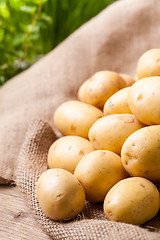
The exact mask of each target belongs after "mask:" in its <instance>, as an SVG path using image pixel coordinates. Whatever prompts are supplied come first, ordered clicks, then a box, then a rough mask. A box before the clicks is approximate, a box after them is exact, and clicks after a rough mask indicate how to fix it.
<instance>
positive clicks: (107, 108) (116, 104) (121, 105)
mask: <svg viewBox="0 0 160 240" xmlns="http://www.w3.org/2000/svg"><path fill="white" fill-rule="evenodd" d="M128 91H129V87H126V88H123V89H121V90H119V91H118V92H116V93H114V94H113V95H112V96H111V97H110V98H109V99H108V100H107V101H106V103H105V104H104V108H103V112H104V115H109V114H117V113H132V112H131V110H130V108H129V106H128Z"/></svg>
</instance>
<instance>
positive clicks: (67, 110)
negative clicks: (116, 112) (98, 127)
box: [54, 100, 103, 138]
mask: <svg viewBox="0 0 160 240" xmlns="http://www.w3.org/2000/svg"><path fill="white" fill-rule="evenodd" d="M102 116H103V113H102V111H101V110H100V109H98V108H96V107H94V106H91V105H89V104H86V103H83V102H80V101H76V100H72V101H67V102H64V103H63V104H61V105H60V106H59V107H58V108H57V109H56V111H55V113H54V124H55V126H56V127H57V128H58V129H59V131H60V132H61V133H62V134H63V135H76V136H80V137H84V138H88V131H89V129H90V127H91V126H92V124H93V123H94V122H95V121H96V120H97V119H98V118H100V117H102Z"/></svg>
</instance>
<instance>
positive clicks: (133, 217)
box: [104, 177, 160, 225]
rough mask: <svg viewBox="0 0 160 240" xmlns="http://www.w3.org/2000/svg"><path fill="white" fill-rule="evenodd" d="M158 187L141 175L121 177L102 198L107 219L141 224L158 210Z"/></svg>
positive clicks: (159, 202) (159, 199)
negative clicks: (103, 198)
mask: <svg viewBox="0 0 160 240" xmlns="http://www.w3.org/2000/svg"><path fill="white" fill-rule="evenodd" d="M159 204H160V197H159V192H158V189H157V188H156V187H155V185H154V184H153V183H152V182H150V181H149V180H147V179H145V178H142V177H131V178H127V179H123V180H121V181H120V182H118V183H117V184H116V185H114V186H113V187H112V188H111V189H110V191H109V192H108V193H107V195H106V197H105V200H104V213H105V215H106V218H107V219H108V220H112V221H117V222H125V223H131V224H136V225H141V224H143V223H145V222H147V221H149V220H150V219H152V218H153V217H154V216H155V215H156V214H157V213H158V211H159Z"/></svg>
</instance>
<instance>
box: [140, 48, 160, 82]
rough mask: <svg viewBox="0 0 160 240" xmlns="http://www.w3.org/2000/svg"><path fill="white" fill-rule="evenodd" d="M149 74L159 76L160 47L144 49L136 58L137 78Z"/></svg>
mask: <svg viewBox="0 0 160 240" xmlns="http://www.w3.org/2000/svg"><path fill="white" fill-rule="evenodd" d="M151 76H160V48H155V49H150V50H148V51H146V52H145V53H143V55H142V56H141V57H140V58H139V60H138V64H137V77H138V79H141V78H145V77H151Z"/></svg>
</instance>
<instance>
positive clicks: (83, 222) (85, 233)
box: [16, 120, 160, 240]
mask: <svg viewBox="0 0 160 240" xmlns="http://www.w3.org/2000/svg"><path fill="white" fill-rule="evenodd" d="M56 138H57V137H56V135H55V133H54V132H53V130H52V128H51V127H50V126H49V124H48V123H46V122H44V121H42V120H34V121H32V122H31V124H30V127H29V129H28V131H27V134H26V137H25V141H24V144H23V146H22V149H21V151H20V154H19V158H18V169H17V181H16V182H17V185H18V187H19V189H20V191H21V192H23V193H24V196H25V198H26V200H27V202H28V205H29V207H30V208H31V209H32V210H33V213H34V215H35V217H36V219H37V221H38V222H39V223H40V225H41V227H42V228H43V229H44V231H46V232H47V233H48V234H49V235H50V236H51V237H52V238H53V239H58V240H64V239H65V240H88V239H92V240H97V239H106V240H107V239H108V240H133V239H134V240H158V239H160V232H159V230H160V216H157V217H156V218H154V219H153V220H151V221H150V222H148V223H147V224H146V225H145V226H144V227H147V228H148V229H149V230H152V231H155V232H151V231H148V229H145V228H144V227H138V226H134V225H131V224H124V223H118V222H112V221H108V220H107V219H106V218H105V216H104V213H103V210H102V204H90V203H88V202H86V204H85V207H84V210H83V211H82V213H81V214H79V216H78V217H77V218H76V219H74V220H73V221H68V222H56V221H52V220H50V219H49V218H48V217H46V215H45V214H44V213H43V212H42V210H41V208H40V207H39V204H38V201H37V198H36V194H35V186H36V182H37V179H38V177H39V176H40V174H41V173H42V172H44V171H45V170H46V169H47V152H48V149H49V147H50V145H51V144H52V143H53V142H54V141H55V140H56Z"/></svg>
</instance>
